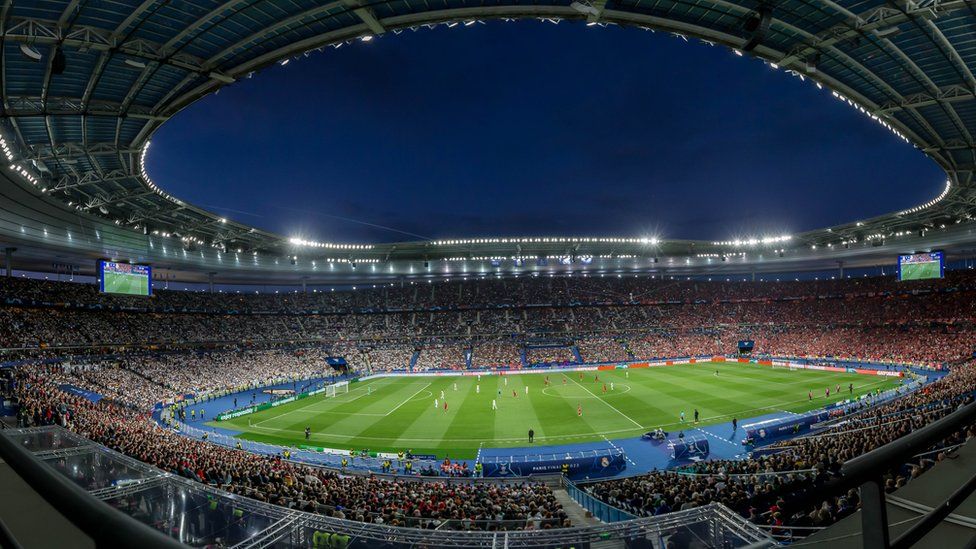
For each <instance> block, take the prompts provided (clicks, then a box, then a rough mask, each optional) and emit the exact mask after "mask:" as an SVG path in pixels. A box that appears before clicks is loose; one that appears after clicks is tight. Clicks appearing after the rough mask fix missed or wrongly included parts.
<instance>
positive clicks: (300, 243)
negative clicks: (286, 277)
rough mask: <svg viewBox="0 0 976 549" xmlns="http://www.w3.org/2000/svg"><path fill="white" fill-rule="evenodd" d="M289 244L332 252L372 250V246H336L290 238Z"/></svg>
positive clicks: (331, 243) (332, 243)
mask: <svg viewBox="0 0 976 549" xmlns="http://www.w3.org/2000/svg"><path fill="white" fill-rule="evenodd" d="M288 242H289V243H290V244H291V245H293V246H304V247H307V248H326V249H330V250H371V249H373V245H372V244H336V243H334V242H315V241H313V240H305V239H304V238H297V237H293V238H289V239H288Z"/></svg>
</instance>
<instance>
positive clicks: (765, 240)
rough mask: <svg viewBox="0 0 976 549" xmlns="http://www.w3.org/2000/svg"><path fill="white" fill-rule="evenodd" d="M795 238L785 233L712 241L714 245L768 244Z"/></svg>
mask: <svg viewBox="0 0 976 549" xmlns="http://www.w3.org/2000/svg"><path fill="white" fill-rule="evenodd" d="M792 238H793V236H792V235H788V234H784V235H781V236H764V237H762V238H747V239H742V240H739V239H737V240H724V241H721V242H712V245H714V246H735V247H737V248H738V247H741V246H767V245H769V244H779V243H781V242H788V241H790V240H791V239H792Z"/></svg>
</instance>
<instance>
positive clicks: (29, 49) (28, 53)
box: [20, 44, 42, 61]
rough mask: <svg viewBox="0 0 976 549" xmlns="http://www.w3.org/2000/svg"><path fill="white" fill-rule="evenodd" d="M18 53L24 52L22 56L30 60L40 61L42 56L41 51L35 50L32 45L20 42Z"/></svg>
mask: <svg viewBox="0 0 976 549" xmlns="http://www.w3.org/2000/svg"><path fill="white" fill-rule="evenodd" d="M20 53H22V54H24V56H25V57H27V58H28V59H30V60H31V61H40V60H41V57H42V55H41V52H39V51H37V50H36V49H34V47H33V46H31V45H29V44H21V45H20Z"/></svg>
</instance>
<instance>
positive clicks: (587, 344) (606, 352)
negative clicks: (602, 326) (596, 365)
mask: <svg viewBox="0 0 976 549" xmlns="http://www.w3.org/2000/svg"><path fill="white" fill-rule="evenodd" d="M576 348H577V349H579V353H580V356H581V357H582V358H583V362H620V361H625V360H633V357H632V356H631V355H630V353H629V352H627V349H625V348H624V346H623V344H622V343H621V342H620V341H619V340H617V339H616V338H612V337H591V338H586V339H577V340H576Z"/></svg>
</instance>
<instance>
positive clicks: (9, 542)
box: [0, 519, 23, 549]
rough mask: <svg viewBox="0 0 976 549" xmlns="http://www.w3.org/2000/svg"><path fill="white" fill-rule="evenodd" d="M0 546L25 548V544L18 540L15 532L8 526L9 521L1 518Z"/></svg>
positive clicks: (10, 548) (15, 548)
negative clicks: (6, 521)
mask: <svg viewBox="0 0 976 549" xmlns="http://www.w3.org/2000/svg"><path fill="white" fill-rule="evenodd" d="M0 547H6V548H7V549H23V545H21V544H20V542H19V541H17V538H16V537H14V534H13V532H11V531H10V528H8V527H7V523H5V522H4V521H3V519H0Z"/></svg>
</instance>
